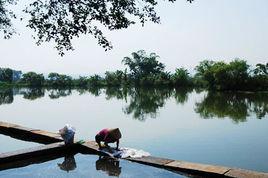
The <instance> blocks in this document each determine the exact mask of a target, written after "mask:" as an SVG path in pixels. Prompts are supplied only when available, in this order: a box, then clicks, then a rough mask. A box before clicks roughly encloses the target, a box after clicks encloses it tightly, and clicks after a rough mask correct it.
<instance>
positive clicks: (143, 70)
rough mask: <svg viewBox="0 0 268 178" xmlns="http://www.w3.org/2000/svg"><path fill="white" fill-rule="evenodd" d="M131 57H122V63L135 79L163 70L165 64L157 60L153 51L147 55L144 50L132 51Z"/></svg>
mask: <svg viewBox="0 0 268 178" xmlns="http://www.w3.org/2000/svg"><path fill="white" fill-rule="evenodd" d="M131 55H132V57H124V59H123V60H122V63H123V64H124V65H126V66H127V67H128V68H129V70H130V74H131V76H132V77H133V78H134V79H135V80H138V81H139V80H140V79H142V78H143V77H148V76H152V75H156V74H160V73H162V72H164V69H165V65H164V64H163V63H161V62H159V61H158V60H157V59H159V56H158V55H156V54H155V53H151V54H150V55H147V54H146V52H145V51H144V50H140V51H137V52H133V53H132V54H131Z"/></svg>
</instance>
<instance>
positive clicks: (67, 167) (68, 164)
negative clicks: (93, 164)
mask: <svg viewBox="0 0 268 178" xmlns="http://www.w3.org/2000/svg"><path fill="white" fill-rule="evenodd" d="M58 166H59V168H60V169H61V170H63V171H67V172H69V171H73V170H75V168H76V162H75V159H74V155H66V156H65V157H64V161H63V162H62V163H58Z"/></svg>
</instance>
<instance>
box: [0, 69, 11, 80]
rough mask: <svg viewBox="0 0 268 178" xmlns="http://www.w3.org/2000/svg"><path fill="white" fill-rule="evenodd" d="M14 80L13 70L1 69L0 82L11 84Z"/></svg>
mask: <svg viewBox="0 0 268 178" xmlns="http://www.w3.org/2000/svg"><path fill="white" fill-rule="evenodd" d="M12 80H13V70H12V69H10V68H0V81H2V82H7V83H11V82H12Z"/></svg>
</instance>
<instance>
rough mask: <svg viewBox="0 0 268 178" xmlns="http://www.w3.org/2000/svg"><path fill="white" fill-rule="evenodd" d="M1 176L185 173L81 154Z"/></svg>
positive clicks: (166, 177) (171, 176)
mask: <svg viewBox="0 0 268 178" xmlns="http://www.w3.org/2000/svg"><path fill="white" fill-rule="evenodd" d="M0 177H1V178H13V177H21V178H31V177H32V178H42V177H57V178H61V177H74V178H77V177H79V178H80V177H81V178H83V177H86V178H103V177H122V178H123V177H125V178H126V177H127V178H132V177H133V178H136V177H148V178H153V177H160V178H179V177H184V176H182V175H179V174H176V173H173V172H170V171H167V170H164V169H158V168H154V167H151V166H144V165H141V164H137V163H131V162H128V161H124V160H120V161H116V162H113V161H112V160H110V159H105V158H99V157H98V156H92V155H82V154H77V155H75V156H66V157H64V158H59V159H55V160H52V161H48V162H45V163H41V164H32V165H30V166H27V167H22V168H17V169H10V170H4V171H1V174H0Z"/></svg>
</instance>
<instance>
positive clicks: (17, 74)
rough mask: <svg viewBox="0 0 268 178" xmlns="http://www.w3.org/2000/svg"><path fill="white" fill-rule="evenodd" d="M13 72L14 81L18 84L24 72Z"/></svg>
mask: <svg viewBox="0 0 268 178" xmlns="http://www.w3.org/2000/svg"><path fill="white" fill-rule="evenodd" d="M12 71H13V75H12V81H13V82H16V81H18V80H20V78H21V75H22V72H21V71H17V70H12Z"/></svg>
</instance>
